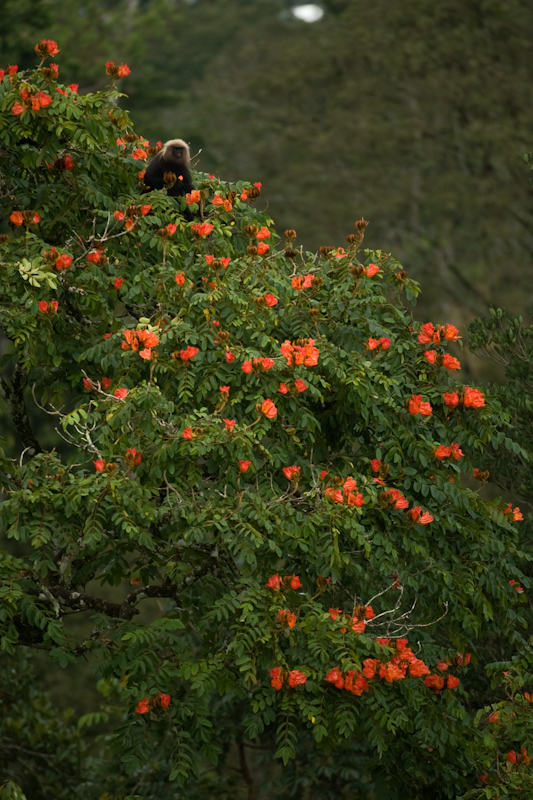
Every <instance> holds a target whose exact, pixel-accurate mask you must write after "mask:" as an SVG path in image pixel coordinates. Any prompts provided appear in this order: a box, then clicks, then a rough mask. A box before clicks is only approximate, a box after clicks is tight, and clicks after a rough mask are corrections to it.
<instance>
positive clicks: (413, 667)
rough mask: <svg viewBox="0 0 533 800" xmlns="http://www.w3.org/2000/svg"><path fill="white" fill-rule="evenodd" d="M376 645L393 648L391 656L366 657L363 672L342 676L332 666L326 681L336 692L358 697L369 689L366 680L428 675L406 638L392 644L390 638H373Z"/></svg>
mask: <svg viewBox="0 0 533 800" xmlns="http://www.w3.org/2000/svg"><path fill="white" fill-rule="evenodd" d="M376 642H377V643H378V644H380V645H382V646H384V647H394V648H395V651H396V652H395V653H394V655H393V656H392V657H391V658H390V659H389V660H388V661H386V662H383V661H382V660H381V659H379V658H366V659H365V660H364V661H363V669H362V670H358V671H357V672H356V671H355V670H348V671H347V672H346V673H343V672H342V671H341V670H340V669H339V667H334V668H333V669H332V670H331V671H330V672H328V674H327V675H326V677H325V679H324V680H326V681H327V682H328V683H332V684H333V685H334V686H335V687H336V688H337V689H345V690H346V691H348V692H351V693H352V694H355V695H358V696H361V695H362V694H363V692H366V691H368V690H369V689H370V684H369V683H368V681H369V680H372V678H376V677H379V678H381V679H382V680H384V681H386V682H387V683H393V682H394V681H399V680H403V679H404V678H406V677H407V675H408V674H409V675H410V676H411V677H413V678H419V677H421V676H422V675H427V674H428V673H429V667H428V666H427V664H425V662H424V661H422V660H421V659H420V658H417V657H416V656H415V654H414V653H413V651H412V650H411V648H410V647H408V646H407V644H408V642H407V639H397V640H396V641H395V642H393V641H391V640H390V639H376Z"/></svg>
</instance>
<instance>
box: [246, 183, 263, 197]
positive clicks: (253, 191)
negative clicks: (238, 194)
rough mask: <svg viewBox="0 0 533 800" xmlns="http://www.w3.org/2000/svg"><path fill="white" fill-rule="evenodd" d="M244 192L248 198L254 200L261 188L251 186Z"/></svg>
mask: <svg viewBox="0 0 533 800" xmlns="http://www.w3.org/2000/svg"><path fill="white" fill-rule="evenodd" d="M246 194H247V195H248V199H249V200H255V198H256V197H259V195H260V194H261V189H259V188H258V187H257V186H251V187H250V188H249V189H247V190H246Z"/></svg>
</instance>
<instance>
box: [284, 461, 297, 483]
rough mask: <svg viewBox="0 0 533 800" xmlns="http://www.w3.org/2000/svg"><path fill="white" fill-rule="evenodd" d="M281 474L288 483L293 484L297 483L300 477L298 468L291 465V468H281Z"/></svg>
mask: <svg viewBox="0 0 533 800" xmlns="http://www.w3.org/2000/svg"><path fill="white" fill-rule="evenodd" d="M283 474H284V475H285V477H286V478H287V480H288V481H293V482H294V483H297V482H298V478H299V477H300V467H296V466H294V464H293V465H292V467H283Z"/></svg>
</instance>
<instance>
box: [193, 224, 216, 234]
mask: <svg viewBox="0 0 533 800" xmlns="http://www.w3.org/2000/svg"><path fill="white" fill-rule="evenodd" d="M214 227H215V226H214V225H212V224H211V223H210V222H195V223H194V224H193V225H191V231H192V232H193V233H194V234H195V236H209V234H210V233H211V231H212V230H213V228H214Z"/></svg>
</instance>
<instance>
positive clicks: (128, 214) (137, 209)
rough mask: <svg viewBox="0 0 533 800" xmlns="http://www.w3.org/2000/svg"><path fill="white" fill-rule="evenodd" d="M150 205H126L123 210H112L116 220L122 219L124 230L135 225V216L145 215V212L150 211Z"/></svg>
mask: <svg viewBox="0 0 533 800" xmlns="http://www.w3.org/2000/svg"><path fill="white" fill-rule="evenodd" d="M151 208H152V206H151V205H143V206H133V205H132V206H128V208H127V209H126V210H125V211H119V210H117V211H113V216H114V218H115V219H116V220H117V222H123V221H124V227H125V228H126V230H128V231H129V230H131V229H132V228H133V226H134V225H135V220H136V219H137V217H145V216H146V215H147V214H149V213H150V210H151Z"/></svg>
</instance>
